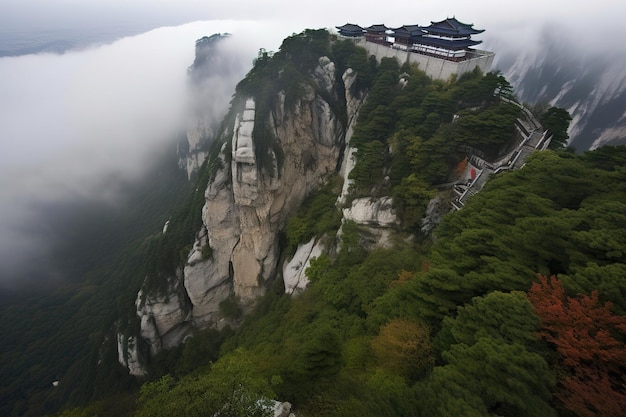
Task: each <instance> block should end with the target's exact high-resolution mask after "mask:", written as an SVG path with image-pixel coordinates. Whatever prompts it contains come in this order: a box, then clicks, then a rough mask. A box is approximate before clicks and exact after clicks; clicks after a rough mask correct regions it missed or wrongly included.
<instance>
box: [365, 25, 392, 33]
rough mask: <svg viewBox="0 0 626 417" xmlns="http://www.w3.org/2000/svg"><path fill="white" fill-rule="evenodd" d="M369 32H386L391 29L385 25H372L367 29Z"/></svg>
mask: <svg viewBox="0 0 626 417" xmlns="http://www.w3.org/2000/svg"><path fill="white" fill-rule="evenodd" d="M365 30H367V31H368V32H386V31H388V30H389V28H388V27H387V26H385V25H372V26H370V27H367V28H365Z"/></svg>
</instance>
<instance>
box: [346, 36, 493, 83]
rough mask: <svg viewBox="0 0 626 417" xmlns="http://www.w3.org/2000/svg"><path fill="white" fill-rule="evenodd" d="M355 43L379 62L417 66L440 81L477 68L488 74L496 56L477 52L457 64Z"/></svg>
mask: <svg viewBox="0 0 626 417" xmlns="http://www.w3.org/2000/svg"><path fill="white" fill-rule="evenodd" d="M354 41H355V43H356V44H357V45H359V46H361V47H363V48H365V50H367V53H368V54H370V55H374V56H375V57H376V58H377V59H378V60H379V61H380V60H381V59H382V58H396V59H397V60H398V61H399V62H400V64H403V63H405V62H410V63H413V64H417V65H418V67H419V69H421V70H422V71H424V72H425V73H426V75H428V76H429V77H430V78H435V79H440V80H448V79H449V78H450V77H451V76H452V75H453V74H456V75H461V74H464V73H466V72H470V71H473V70H474V68H476V67H478V68H480V70H481V71H482V72H483V73H487V72H489V71H491V65H492V64H493V58H494V56H495V54H494V53H493V52H488V51H480V50H476V51H474V54H475V55H476V57H474V58H470V59H467V60H465V61H459V62H455V61H449V60H446V59H441V58H436V57H433V56H428V55H423V54H418V53H415V52H408V51H403V50H401V49H396V48H391V47H389V46H386V45H380V44H377V43H373V42H367V41H365V40H364V39H354Z"/></svg>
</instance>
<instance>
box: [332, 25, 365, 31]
mask: <svg viewBox="0 0 626 417" xmlns="http://www.w3.org/2000/svg"><path fill="white" fill-rule="evenodd" d="M335 27H336V28H337V29H339V31H341V32H350V33H363V28H362V27H361V26H359V25H354V24H352V23H346V24H345V25H343V26H335Z"/></svg>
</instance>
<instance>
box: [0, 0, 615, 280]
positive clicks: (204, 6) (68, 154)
mask: <svg viewBox="0 0 626 417" xmlns="http://www.w3.org/2000/svg"><path fill="white" fill-rule="evenodd" d="M366 4H372V3H371V2H364V1H358V2H357V1H352V0H350V1H340V2H338V1H336V0H332V1H331V0H317V1H306V2H302V1H289V2H287V1H285V0H266V1H250V0H239V1H236V2H226V1H219V2H217V1H211V0H209V1H207V0H175V1H173V0H172V1H170V0H107V1H104V0H2V1H1V2H0V44H2V42H4V43H5V44H6V43H7V42H8V43H10V42H19V41H20V39H26V38H29V37H30V39H39V38H41V37H42V36H43V37H49V38H54V37H55V36H56V37H58V38H59V39H61V38H63V37H64V36H68V35H67V34H68V33H71V35H72V36H85V37H90V38H91V37H93V36H91V35H93V34H94V33H96V34H98V35H97V36H102V42H108V43H97V41H96V43H95V44H93V45H92V46H89V47H86V46H84V45H83V46H82V48H81V49H79V50H75V51H69V52H66V53H63V54H50V53H47V54H37V55H23V56H18V57H4V58H0V268H1V270H0V272H2V271H5V272H6V271H7V270H9V269H11V268H19V264H20V262H23V261H26V262H32V261H33V259H36V256H37V254H38V249H41V247H42V246H43V243H42V242H41V241H40V240H38V236H37V235H36V234H25V233H24V230H25V229H28V227H26V225H28V224H29V222H32V221H33V218H34V216H42V210H41V207H44V206H46V203H49V202H53V203H54V202H57V201H64V200H66V199H71V198H84V199H93V198H100V199H111V198H114V197H115V181H114V180H113V178H118V179H119V180H132V179H136V178H139V177H140V176H141V174H142V173H143V172H145V170H146V167H147V166H148V165H149V163H150V161H151V160H152V159H153V157H154V155H155V152H156V150H158V149H162V148H163V147H164V146H166V145H167V144H168V143H170V144H171V141H172V137H174V136H176V132H178V131H180V129H181V128H184V126H185V123H186V120H185V112H186V110H187V107H186V106H187V105H188V96H187V94H188V90H187V85H186V69H187V67H188V66H189V65H190V64H191V63H192V62H193V54H194V41H195V40H196V39H198V38H199V37H201V36H204V35H210V34H212V33H216V32H230V33H234V34H235V35H236V36H235V37H234V40H233V41H232V42H235V43H233V44H231V47H230V50H231V51H236V53H237V54H238V56H239V57H240V59H241V60H242V62H244V63H245V64H244V65H243V67H242V68H248V67H249V66H250V65H251V63H252V58H253V57H254V56H255V55H256V51H258V48H260V47H263V48H266V49H268V50H276V49H277V48H278V47H279V45H280V42H281V40H282V39H283V38H285V37H286V36H289V35H291V34H292V33H297V32H300V31H302V30H303V29H305V28H333V27H334V26H338V25H342V24H344V23H347V22H350V23H356V24H359V25H361V26H369V25H370V24H376V23H384V24H386V25H387V26H390V27H397V26H401V25H403V24H422V25H427V24H429V22H430V21H437V20H441V19H445V18H446V17H452V16H456V17H457V18H458V19H459V20H461V21H463V22H466V23H473V24H474V25H475V27H477V28H481V29H486V32H485V33H484V34H482V35H481V36H480V37H479V39H482V40H483V41H484V44H483V45H484V47H485V48H486V49H489V48H491V49H492V50H494V49H495V50H496V53H498V50H497V48H498V47H503V48H504V47H506V48H509V49H511V48H513V47H515V46H516V45H517V46H519V47H522V46H523V47H526V48H528V47H540V46H541V36H542V33H543V32H542V28H544V27H551V28H562V29H561V33H562V34H563V37H564V45H565V44H566V43H568V42H569V43H570V44H572V45H577V46H578V47H582V48H587V49H592V48H604V49H607V50H610V51H612V52H613V53H617V54H621V55H626V50H625V48H624V46H623V44H622V34H621V33H620V31H621V29H622V25H621V19H623V17H624V16H626V2H625V1H623V0H596V1H594V2H579V1H577V0H569V1H566V0H552V1H549V2H547V1H538V0H527V1H524V2H519V1H508V0H506V1H503V0H474V1H462V0H448V1H446V2H441V1H437V0H422V1H419V2H418V1H414V0H411V1H408V0H396V1H394V2H387V3H380V4H378V5H376V6H369V7H368V6H366ZM157 28H158V29H157ZM144 32H145V33H144ZM105 33H106V34H108V35H107V36H104V35H103V34H105ZM137 33H142V34H141V35H136V36H128V37H123V35H135V34H137ZM34 34H35V35H34ZM111 34H115V36H116V37H118V38H119V39H118V40H117V41H115V42H112V43H111V42H110V40H111ZM33 36H34V38H33ZM97 36H96V38H97ZM37 37H39V38H37ZM0 49H2V48H0ZM244 73H245V71H243V72H242V73H241V74H233V77H232V79H230V80H225V81H224V82H228V83H232V85H233V86H234V83H235V82H236V81H237V80H238V79H239V78H240V77H241V76H243V75H244ZM229 98H230V97H224V99H223V100H222V102H223V103H224V107H223V108H221V109H215V111H225V109H226V106H227V105H228V101H229ZM213 101H215V100H213ZM0 275H2V274H0ZM5 275H7V274H6V273H5ZM0 285H2V283H0Z"/></svg>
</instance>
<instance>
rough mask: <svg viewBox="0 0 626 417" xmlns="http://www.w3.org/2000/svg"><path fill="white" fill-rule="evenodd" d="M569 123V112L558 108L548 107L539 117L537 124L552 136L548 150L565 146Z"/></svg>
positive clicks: (570, 118) (570, 117) (570, 119)
mask: <svg viewBox="0 0 626 417" xmlns="http://www.w3.org/2000/svg"><path fill="white" fill-rule="evenodd" d="M571 121H572V116H570V114H569V112H568V111H567V110H565V109H562V108H560V107H550V108H549V109H548V110H546V112H545V113H543V114H542V115H541V116H540V117H539V122H540V123H541V124H542V125H543V127H544V128H546V129H548V130H549V131H550V133H551V134H552V135H553V136H552V141H551V142H550V149H559V148H562V147H564V146H565V145H567V139H569V134H568V133H567V130H568V129H569V124H570V122H571Z"/></svg>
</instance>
